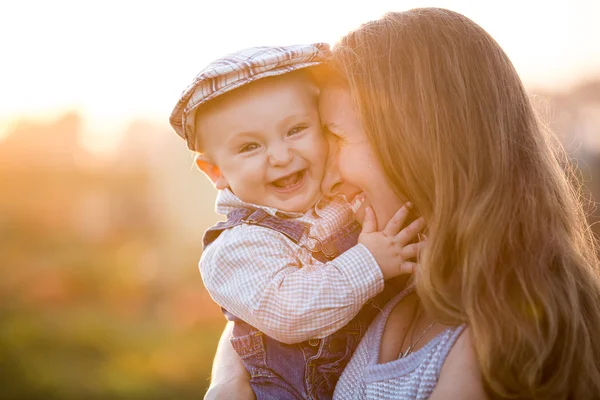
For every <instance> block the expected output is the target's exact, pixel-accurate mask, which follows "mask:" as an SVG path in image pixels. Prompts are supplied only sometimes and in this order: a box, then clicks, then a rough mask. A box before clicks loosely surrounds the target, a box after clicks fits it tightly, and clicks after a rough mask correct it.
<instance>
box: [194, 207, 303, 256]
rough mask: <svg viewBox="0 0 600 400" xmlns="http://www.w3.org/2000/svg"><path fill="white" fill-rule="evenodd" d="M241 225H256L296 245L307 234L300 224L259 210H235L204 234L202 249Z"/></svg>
mask: <svg viewBox="0 0 600 400" xmlns="http://www.w3.org/2000/svg"><path fill="white" fill-rule="evenodd" d="M241 224H248V225H258V226H262V227H264V228H269V229H273V230H275V231H277V232H279V233H281V234H283V235H285V236H286V237H287V238H288V239H290V240H292V241H293V242H294V243H296V244H298V243H299V242H300V239H301V238H302V235H304V233H306V232H308V226H307V225H306V224H304V223H302V222H298V221H294V220H293V219H284V218H280V217H276V216H273V215H271V214H269V213H268V212H266V211H264V210H262V209H260V208H236V209H235V210H233V211H231V212H230V213H229V214H227V220H226V221H221V222H219V223H217V224H216V225H215V226H213V227H212V228H210V229H208V230H207V231H206V232H205V233H204V238H203V239H202V244H203V245H204V248H206V247H207V246H208V245H209V244H211V243H212V242H214V241H215V240H216V239H217V238H218V237H219V235H220V234H221V233H222V232H223V231H224V230H226V229H230V228H233V227H235V226H237V225H241Z"/></svg>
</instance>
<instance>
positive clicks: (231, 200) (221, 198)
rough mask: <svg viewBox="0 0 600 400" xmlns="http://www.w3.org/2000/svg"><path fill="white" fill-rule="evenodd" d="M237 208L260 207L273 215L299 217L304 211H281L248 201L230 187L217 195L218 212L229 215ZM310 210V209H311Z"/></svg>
mask: <svg viewBox="0 0 600 400" xmlns="http://www.w3.org/2000/svg"><path fill="white" fill-rule="evenodd" d="M236 208H260V209H261V210H263V211H266V212H267V213H268V214H270V215H272V216H281V217H287V218H299V217H302V216H303V215H304V213H298V212H290V211H281V210H279V209H277V208H274V207H267V206H260V205H258V204H252V203H246V202H245V201H242V199H240V198H239V197H237V196H236V195H235V194H233V192H232V191H231V190H230V189H225V190H221V191H219V194H218V195H217V205H216V211H217V213H218V214H221V215H227V214H229V213H230V212H231V211H233V210H235V209H236ZM309 211H310V210H309Z"/></svg>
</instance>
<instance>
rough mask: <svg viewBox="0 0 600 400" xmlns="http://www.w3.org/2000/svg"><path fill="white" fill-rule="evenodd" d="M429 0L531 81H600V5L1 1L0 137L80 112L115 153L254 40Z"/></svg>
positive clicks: (378, 0) (306, 37)
mask: <svg viewBox="0 0 600 400" xmlns="http://www.w3.org/2000/svg"><path fill="white" fill-rule="evenodd" d="M428 6H435V7H444V8H449V9H452V10H454V11H458V12H461V13H463V14H464V15H466V16H467V17H469V18H471V19H473V20H474V21H475V22H477V23H478V24H479V25H481V26H482V27H483V28H484V29H486V30H487V31H488V32H489V33H490V34H491V35H492V36H493V37H494V38H495V39H496V40H497V41H498V42H499V43H500V45H501V46H502V47H503V48H504V50H505V51H506V52H507V53H508V55H509V57H510V58H511V59H512V61H513V63H514V64H515V67H516V68H517V71H518V72H519V73H520V74H521V77H522V78H523V80H524V82H525V84H526V85H527V86H529V87H543V88H547V89H556V90H562V89H565V88H568V87H569V86H572V85H574V84H577V83H579V82H581V81H583V80H585V79H587V78H589V77H591V76H597V77H600V24H598V23H597V21H598V19H599V18H600V1H599V0H569V1H555V0H546V1H542V0H504V1H487V0H486V1H472V0H471V1H466V0H437V1H424V0H405V1H402V0H395V1H388V0H367V1H362V2H355V1H352V0H345V1H333V0H302V1H281V0H279V1H262V2H260V1H238V0H229V1H226V0H221V1H208V0H196V1H184V0H170V1H138V0H104V1H91V0H87V1H84V0H44V1H41V0H40V1H31V0H19V1H3V2H2V3H0V57H1V60H2V62H1V64H0V65H1V66H0V137H2V135H3V134H5V133H6V132H7V131H8V130H9V129H10V127H11V126H12V124H13V123H14V121H15V120H18V119H19V118H23V117H28V118H37V119H42V120H44V119H51V118H53V117H55V116H56V115H57V114H58V113H63V112H67V111H69V110H75V111H77V112H79V113H81V114H82V115H83V117H84V119H85V131H86V135H87V139H88V143H89V144H90V146H92V147H95V148H98V149H100V150H101V149H103V148H110V146H111V145H112V144H113V143H114V142H115V140H116V139H117V136H118V135H115V134H114V132H118V131H119V130H122V129H124V127H125V126H126V125H127V124H128V123H129V122H130V121H132V120H135V119H140V118H143V119H149V120H152V121H156V122H158V123H162V124H164V125H165V127H166V126H168V125H167V121H168V116H169V114H170V112H171V109H172V108H173V106H174V105H175V103H176V101H177V99H178V97H179V95H180V93H181V92H182V91H183V89H184V88H185V87H186V86H187V85H188V83H190V82H191V80H192V79H193V77H194V76H195V75H196V74H197V73H198V72H199V71H200V70H201V69H202V68H203V67H204V66H205V65H206V64H208V63H209V62H210V61H211V60H212V59H214V58H217V57H220V56H222V55H225V54H227V53H229V52H231V51H235V50H238V49H241V48H243V47H248V46H256V45H285V44H293V43H308V42H317V41H323V42H329V43H332V44H333V43H335V41H336V40H337V39H338V38H340V37H341V36H343V35H344V34H345V33H347V32H348V31H350V30H352V29H354V28H356V27H358V26H359V25H360V24H361V23H362V22H366V21H368V20H371V19H376V18H378V17H380V16H381V15H382V14H383V13H385V12H386V11H402V10H407V9H410V8H415V7H428ZM107 132H111V133H107Z"/></svg>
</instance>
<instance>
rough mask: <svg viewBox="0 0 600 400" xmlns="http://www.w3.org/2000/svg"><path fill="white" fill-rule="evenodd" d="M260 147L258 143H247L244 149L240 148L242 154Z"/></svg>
mask: <svg viewBox="0 0 600 400" xmlns="http://www.w3.org/2000/svg"><path fill="white" fill-rule="evenodd" d="M259 147H260V146H259V145H258V144H257V143H246V144H245V145H243V146H242V147H240V151H239V152H240V153H248V152H249V151H253V150H256V149H258V148H259Z"/></svg>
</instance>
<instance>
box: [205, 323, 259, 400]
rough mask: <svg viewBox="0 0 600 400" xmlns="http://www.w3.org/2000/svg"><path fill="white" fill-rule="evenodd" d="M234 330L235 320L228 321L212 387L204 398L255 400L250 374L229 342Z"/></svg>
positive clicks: (217, 354)
mask: <svg viewBox="0 0 600 400" xmlns="http://www.w3.org/2000/svg"><path fill="white" fill-rule="evenodd" d="M232 331H233V322H228V323H227V325H226V326H225V330H223V334H222V335H221V339H220V340H219V344H218V346H217V353H216V354H215V359H214V361H213V367H212V373H211V380H210V387H209V388H208V391H207V392H206V395H205V396H204V400H216V399H232V400H254V392H253V391H252V388H251V387H250V375H249V374H248V372H246V369H245V368H244V364H242V360H241V359H240V357H239V356H238V354H237V353H236V352H235V350H234V349H233V347H231V343H230V342H229V338H230V337H231V332H232Z"/></svg>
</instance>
